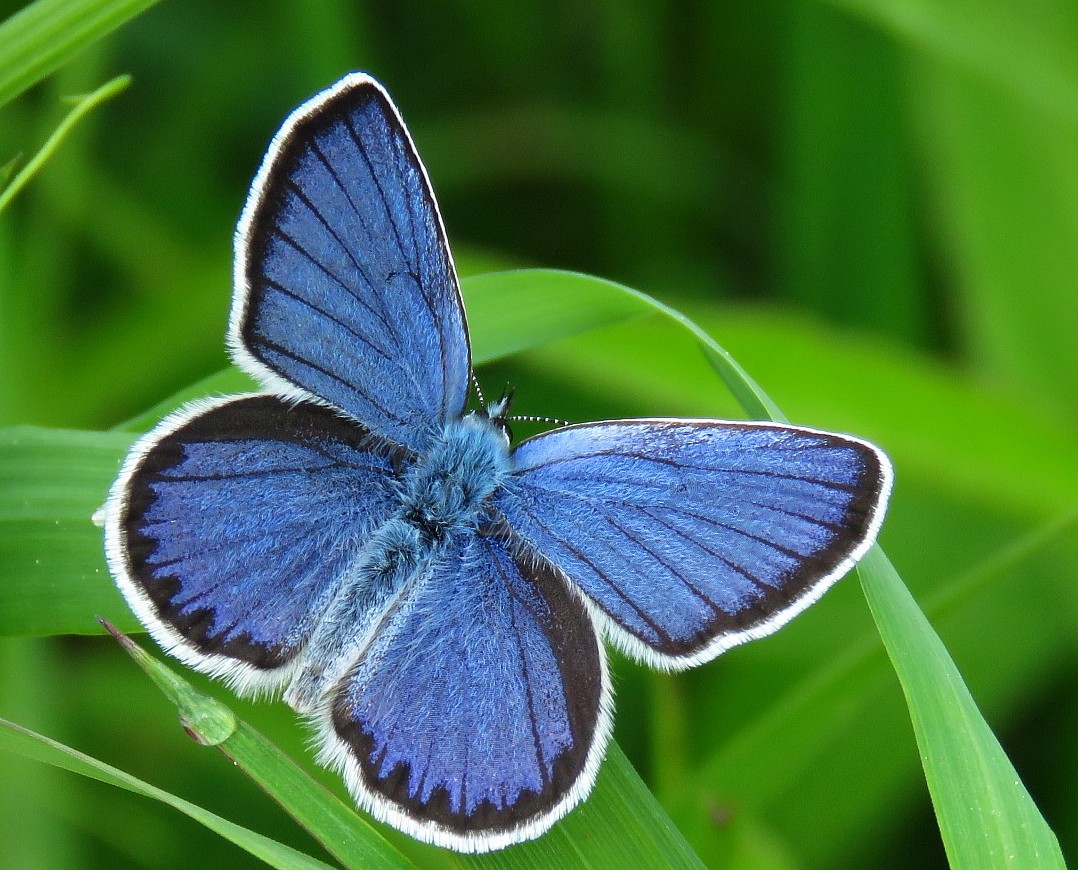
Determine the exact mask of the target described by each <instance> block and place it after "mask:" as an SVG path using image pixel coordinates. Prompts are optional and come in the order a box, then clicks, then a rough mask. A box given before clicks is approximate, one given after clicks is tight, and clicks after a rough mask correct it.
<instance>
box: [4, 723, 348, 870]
mask: <svg viewBox="0 0 1078 870" xmlns="http://www.w3.org/2000/svg"><path fill="white" fill-rule="evenodd" d="M0 749H4V750H7V751H8V752H13V753H16V754H18V755H21V756H23V757H26V758H31V759H34V760H35V761H40V762H42V763H43V764H48V765H51V766H53V767H58V768H62V769H64V770H69V771H71V772H72V773H77V774H79V775H80V776H85V777H88V778H90V779H96V780H98V781H100V782H104V783H107V784H109V785H114V786H116V787H117V788H122V789H126V790H127V791H131V792H134V793H135V794H141V795H144V796H145V797H148V798H153V799H154V800H158V801H161V802H162V803H165V804H168V805H169V806H171V807H174V808H175V809H177V810H179V811H180V812H181V813H184V814H185V815H187V816H190V817H191V818H192V819H194V820H195V821H196V822H199V823H200V824H203V825H205V826H206V827H207V828H209V829H210V830H211V831H214V832H216V833H218V834H220V835H221V836H222V837H224V838H225V839H226V840H229V841H231V842H233V843H235V844H236V845H237V846H239V847H240V848H241V849H244V850H246V851H247V852H250V853H251V854H252V855H254V856H255V857H256V858H261V859H262V860H263V861H265V862H266V863H267V864H269V865H270V866H271V867H277V868H279V870H327V868H328V865H327V864H325V863H323V862H322V861H318V860H316V859H315V858H311V857H310V856H308V855H304V854H303V853H302V852H298V851H296V850H295V849H293V848H292V847H291V846H286V845H284V844H283V843H278V842H277V841H276V840H271V839H270V838H269V837H265V836H263V835H262V834H258V833H256V832H254V831H251V830H248V829H247V828H244V827H241V826H240V825H236V824H233V823H232V822H230V821H228V819H223V818H221V817H220V816H218V815H215V814H214V813H211V812H209V811H208V810H204V809H203V808H202V807H200V806H197V805H195V804H192V803H190V802H189V801H185V800H184V799H183V798H180V797H177V796H176V795H173V794H170V793H169V792H166V791H163V790H162V789H159V788H157V787H155V786H152V785H150V784H149V783H147V782H143V781H142V780H140V779H138V778H136V777H134V776H131V775H130V774H128V773H124V771H122V770H119V769H117V768H115V767H112V766H111V765H109V764H105V763H104V762H103V761H98V760H97V759H96V758H92V757H90V756H89V755H85V754H83V753H81V752H79V751H78V750H75V749H72V748H71V747H69V746H65V745H64V744H62V743H58V742H57V741H55V740H52V739H50V738H48V737H45V736H43V735H41V734H36V733H34V732H33V731H30V730H29V729H27V728H23V727H22V726H20V725H16V724H15V723H13V722H8V721H7V720H5V719H0Z"/></svg>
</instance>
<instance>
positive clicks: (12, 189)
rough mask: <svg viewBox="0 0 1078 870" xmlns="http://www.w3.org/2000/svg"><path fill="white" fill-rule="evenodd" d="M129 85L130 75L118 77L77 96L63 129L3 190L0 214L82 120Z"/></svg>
mask: <svg viewBox="0 0 1078 870" xmlns="http://www.w3.org/2000/svg"><path fill="white" fill-rule="evenodd" d="M129 84H131V76H127V75H123V76H117V77H116V78H114V79H112V80H110V81H107V82H105V84H103V85H102V86H101V87H99V88H98V89H97V90H96V91H94V92H93V93H90V94H86V95H85V96H81V97H76V98H75V100H76V103H75V108H73V109H72V110H71V111H70V112H68V114H67V117H65V118H64V120H63V121H61V122H60V126H58V127H57V128H56V129H55V130H54V131H53V133H52V135H51V136H49V138H48V139H47V140H46V142H45V144H44V145H42V146H41V150H40V151H38V152H37V154H35V155H34V156H33V157H32V158H31V159H30V161H29V162H28V163H27V164H26V165H25V166H24V167H23V168H22V169H21V170H20V171H19V173H18V174H17V175H16V176H15V177H14V178H13V179H12V180H11V183H10V184H9V185H8V186H7V187H5V188H3V189H2V190H0V212H3V210H4V209H5V208H7V206H8V204H9V203H10V202H11V201H12V200H13V199H14V198H15V196H16V195H17V194H18V193H19V191H20V190H22V189H23V188H24V187H26V185H27V184H29V183H30V179H32V178H33V177H34V176H35V175H36V174H37V173H38V172H39V171H40V170H41V167H43V166H44V165H45V163H46V161H48V159H49V157H51V156H52V155H53V153H54V152H55V151H56V149H57V148H59V147H60V144H61V143H62V142H63V141H64V139H65V138H66V137H67V135H68V134H69V133H70V132H71V131H72V130H73V129H74V127H75V125H76V124H78V123H79V121H81V120H82V119H83V118H84V117H85V116H86V115H87V114H89V113H90V112H91V111H93V110H94V109H95V108H97V107H98V106H100V105H101V104H102V103H104V102H107V101H108V100H111V99H112V98H113V97H114V96H116V95H117V94H118V93H120V91H122V90H124V88H126V87H127V86H128V85H129ZM0 181H2V179H0Z"/></svg>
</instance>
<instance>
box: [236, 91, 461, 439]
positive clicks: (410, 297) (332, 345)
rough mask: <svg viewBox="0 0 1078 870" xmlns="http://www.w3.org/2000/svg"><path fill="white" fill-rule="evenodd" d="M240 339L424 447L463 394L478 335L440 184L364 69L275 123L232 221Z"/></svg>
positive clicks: (307, 387)
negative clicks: (441, 208)
mask: <svg viewBox="0 0 1078 870" xmlns="http://www.w3.org/2000/svg"><path fill="white" fill-rule="evenodd" d="M234 283H235V293H234V296H233V303H232V312H231V316H230V321H229V344H230V347H231V350H232V354H233V357H234V358H235V360H236V362H237V364H238V365H240V366H241V367H242V368H244V369H245V370H246V371H248V372H249V373H251V374H252V375H253V376H254V377H256V378H258V379H259V380H260V381H261V382H262V383H264V384H265V385H266V386H267V388H269V389H271V390H272V391H274V392H276V393H278V394H280V395H285V396H290V397H295V398H303V399H307V400H313V401H319V402H322V403H325V404H328V405H331V406H333V407H335V408H338V409H340V410H341V411H343V412H345V413H346V414H347V415H349V416H350V417H352V418H353V419H355V420H357V421H359V422H360V423H362V424H363V425H365V426H367V427H368V428H370V429H371V430H373V431H375V432H377V433H379V434H381V435H382V436H384V437H386V438H388V439H389V440H391V441H393V442H395V443H397V444H400V445H403V446H406V447H409V448H411V449H412V450H414V451H416V452H422V451H423V450H424V448H425V447H426V446H427V445H428V444H429V439H430V437H431V435H432V434H433V433H435V432H437V431H439V430H440V428H441V426H442V425H443V424H444V423H445V422H446V421H447V420H449V419H451V418H453V417H455V416H457V415H459V414H460V413H461V412H462V410H463V408H464V405H465V401H466V399H467V391H468V379H469V372H470V370H471V368H470V367H471V359H470V349H469V345H468V332H467V325H466V321H465V315H464V307H463V303H462V300H461V296H460V289H459V286H458V282H457V276H456V271H455V269H454V266H453V260H452V255H451V254H450V251H449V245H448V242H447V240H446V236H445V230H444V228H443V226H442V220H441V217H440V215H439V212H438V206H437V203H436V202H435V199H434V193H433V190H432V188H431V185H430V182H429V180H428V178H427V175H426V170H425V169H424V167H423V164H422V163H421V162H420V159H419V155H418V154H417V152H416V150H415V146H414V145H413V144H412V140H411V137H410V136H409V134H408V131H407V129H406V127H405V126H404V122H403V121H402V120H401V117H400V115H399V113H398V112H397V109H396V107H395V106H394V105H393V103H392V101H391V100H390V98H389V96H388V95H387V94H386V93H385V91H384V90H382V88H381V86H380V85H379V84H378V83H377V82H375V81H374V80H373V79H371V78H370V77H369V76H367V75H365V74H362V73H352V74H350V75H347V76H345V77H344V78H343V79H341V80H340V81H338V82H337V83H336V84H334V85H333V86H332V87H330V88H328V89H327V90H325V91H323V92H322V93H320V94H318V95H317V96H315V97H313V98H312V99H311V100H309V101H307V102H306V103H304V104H303V105H302V106H300V107H299V108H298V109H296V110H295V111H294V112H293V113H292V114H291V115H290V116H289V117H288V119H287V120H286V121H285V122H284V124H283V126H282V127H281V129H280V131H279V132H278V133H277V135H276V136H274V138H273V141H272V143H271V144H270V147H269V150H268V151H267V153H266V156H265V158H264V159H263V162H262V166H261V167H260V169H259V171H258V173H257V175H256V176H255V179H254V182H253V183H252V186H251V191H250V194H249V195H248V199H247V203H246V205H245V206H244V209H243V214H242V215H241V217H240V221H239V225H238V227H237V230H236V240H235V275H234Z"/></svg>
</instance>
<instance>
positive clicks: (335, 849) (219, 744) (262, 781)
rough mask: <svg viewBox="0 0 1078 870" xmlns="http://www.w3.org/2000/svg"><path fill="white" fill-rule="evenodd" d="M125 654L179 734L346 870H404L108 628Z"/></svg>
mask: <svg viewBox="0 0 1078 870" xmlns="http://www.w3.org/2000/svg"><path fill="white" fill-rule="evenodd" d="M108 628H109V630H110V631H112V633H113V635H114V636H115V637H116V638H117V639H118V640H120V643H121V644H122V646H123V648H124V650H125V651H126V652H127V653H128V654H129V655H130V656H131V657H132V658H133V659H134V660H135V662H136V663H137V664H138V666H139V667H140V668H142V669H143V670H144V671H145V672H146V674H147V675H148V676H149V677H150V679H152V680H153V681H154V683H155V684H156V685H157V687H158V688H159V689H160V690H161V691H162V692H163V693H164V695H165V697H167V698H168V699H169V700H170V701H171V702H172V703H173V704H175V705H176V707H177V709H178V711H179V713H180V721H181V723H182V724H183V727H184V730H185V731H187V732H188V733H189V734H190V735H191V736H192V737H193V738H194V739H195V740H196V741H198V742H199V743H201V744H202V745H204V746H214V747H216V748H217V749H219V750H221V752H223V753H224V754H225V755H226V756H228V757H229V758H230V759H232V761H234V762H235V763H236V765H237V766H238V767H239V768H240V769H241V770H243V771H244V773H246V774H247V775H248V776H250V777H251V779H253V780H254V781H255V782H256V783H258V785H259V786H261V787H262V788H263V789H264V790H265V791H266V793H267V794H268V795H269V796H270V797H272V798H273V799H274V800H275V801H277V803H279V804H280V805H281V806H282V807H284V809H285V810H286V811H287V812H288V813H289V815H291V816H292V817H293V818H294V819H295V820H296V821H297V822H299V823H300V825H302V826H303V827H304V828H305V829H306V830H307V831H308V833H310V834H311V836H313V837H314V838H315V839H316V840H318V841H319V842H320V843H322V845H323V846H325V848H326V850H327V851H328V852H329V853H330V854H331V855H333V856H334V857H335V858H336V859H337V860H338V861H340V862H341V863H342V864H343V865H344V866H345V867H355V868H365V867H371V866H378V867H408V866H411V863H410V862H409V861H408V860H407V859H406V858H405V857H404V856H403V855H401V854H400V853H399V852H397V851H396V850H395V849H394V848H393V847H392V846H391V845H390V844H389V843H387V842H386V841H385V840H384V839H383V838H382V835H381V834H380V833H378V831H376V830H375V829H374V828H373V827H371V825H370V824H369V823H367V822H366V821H365V820H364V819H363V818H362V817H360V816H359V815H357V814H356V812H355V811H354V810H353V809H352V808H351V807H350V806H348V805H347V804H345V803H344V802H343V801H341V800H339V799H338V798H336V797H334V796H333V795H332V794H330V793H329V791H328V790H326V788H325V787H324V786H322V784H321V783H319V782H317V781H315V780H314V779H313V778H312V777H311V776H310V774H308V773H306V772H305V771H303V770H302V769H300V767H299V766H297V765H296V763H295V762H294V761H292V759H290V758H289V757H288V756H287V755H285V754H284V753H283V752H281V750H279V749H278V748H277V747H276V746H274V745H273V744H272V743H270V742H269V741H268V740H266V738H265V737H263V736H262V735H261V734H259V733H258V732H257V731H255V730H254V729H253V728H251V727H250V726H249V725H246V724H244V723H243V722H241V721H240V720H239V719H237V718H236V716H235V714H234V713H232V711H231V710H229V709H228V708H227V707H226V706H225V705H224V704H222V703H221V702H220V701H217V700H215V699H214V698H211V697H209V696H207V695H204V694H203V693H201V692H199V691H197V690H196V689H195V688H194V687H193V686H192V685H191V684H190V683H188V682H187V680H185V679H183V678H182V677H180V676H179V675H178V674H176V673H175V672H174V671H172V670H171V669H170V668H168V667H166V666H165V665H164V664H162V663H161V662H160V661H158V660H157V659H156V658H154V657H153V656H151V655H150V654H149V653H147V652H145V651H144V650H142V648H141V647H139V646H138V645H137V644H136V643H134V642H133V641H131V640H129V639H128V638H126V637H124V636H123V635H121V634H120V633H119V632H117V631H116V630H115V629H112V628H111V626H108Z"/></svg>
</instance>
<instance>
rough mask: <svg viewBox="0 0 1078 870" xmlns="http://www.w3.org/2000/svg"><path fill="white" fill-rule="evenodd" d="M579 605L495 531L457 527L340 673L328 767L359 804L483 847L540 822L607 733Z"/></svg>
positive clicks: (446, 838) (565, 796) (466, 845)
mask: <svg viewBox="0 0 1078 870" xmlns="http://www.w3.org/2000/svg"><path fill="white" fill-rule="evenodd" d="M609 691H610V690H609V685H608V682H607V678H606V667H605V662H604V658H603V650H602V648H601V646H600V645H599V641H598V638H597V636H596V634H595V630H594V628H593V627H592V624H591V621H590V619H589V617H588V614H587V613H586V611H585V609H584V605H583V603H582V602H581V601H580V599H579V598H577V597H576V596H575V595H574V594H573V593H572V592H570V590H569V588H568V587H567V586H566V584H565V582H564V580H563V579H562V578H561V577H559V576H557V575H556V573H555V572H553V571H551V570H550V569H549V567H547V566H545V565H543V564H534V563H533V564H530V565H529V564H526V563H522V562H521V561H519V560H518V559H516V558H514V556H513V554H512V548H511V546H510V544H509V543H508V542H507V541H506V540H504V539H503V538H500V537H491V536H487V535H479V534H474V533H466V534H462V535H460V536H459V538H457V539H455V540H454V541H452V542H451V543H450V545H449V546H448V547H447V549H446V550H445V551H444V552H443V554H442V555H441V556H440V557H439V559H438V560H437V561H436V562H435V563H434V564H433V565H432V566H431V568H430V570H429V571H428V572H427V573H426V574H425V575H424V576H423V577H422V578H419V579H417V580H416V581H415V582H414V583H413V587H412V588H411V589H410V590H408V591H407V592H406V593H405V594H404V595H402V596H401V598H400V600H399V603H398V604H397V605H396V606H395V607H394V609H393V610H392V611H391V612H390V613H388V614H387V616H386V618H385V620H384V623H383V625H382V626H381V628H380V629H379V631H378V632H377V634H376V635H375V636H374V638H373V639H372V641H371V643H370V645H369V646H368V648H367V649H366V650H365V651H364V653H363V654H362V656H361V657H360V658H359V660H358V661H357V662H356V664H355V666H354V667H353V669H352V671H351V672H350V673H349V675H348V676H347V677H346V678H345V680H343V681H342V683H341V684H340V686H339V688H338V690H337V694H336V696H335V698H334V700H333V703H332V707H331V709H330V710H329V712H328V716H329V721H328V722H327V723H326V726H325V727H326V729H327V731H328V732H329V733H330V735H331V747H330V751H329V755H330V760H331V763H335V764H336V765H338V766H340V767H343V768H344V771H345V774H346V777H347V779H348V783H349V785H350V787H351V788H352V791H353V793H354V794H355V795H356V797H357V799H358V800H359V801H360V802H361V803H362V804H363V805H364V806H366V807H367V808H368V809H370V810H371V811H372V812H374V813H375V814H376V815H379V816H380V817H382V818H383V819H386V820H388V821H390V822H392V823H393V824H395V825H397V826H398V827H401V828H403V829H404V830H407V831H409V832H410V833H413V834H414V835H416V836H419V837H421V838H423V839H427V840H433V841H434V842H438V843H440V844H443V845H449V846H452V847H454V848H458V849H463V850H465V851H486V850H488V849H491V848H496V847H497V846H499V845H505V844H507V843H510V842H516V841H518V840H520V839H523V838H525V837H527V836H534V835H536V834H538V833H540V832H541V831H543V830H545V829H546V828H548V827H549V826H550V825H551V824H553V822H554V821H555V820H556V819H557V818H559V817H560V816H561V815H563V814H564V813H565V812H566V811H567V810H568V809H569V808H571V806H572V805H573V804H574V803H575V802H576V800H578V799H579V797H580V796H581V795H582V794H584V793H586V792H587V790H588V789H590V787H591V784H592V781H593V780H594V776H595V772H596V769H597V767H598V763H599V760H600V759H601V757H602V751H603V748H604V746H605V742H606V735H607V731H608V730H609V720H608V706H609Z"/></svg>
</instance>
